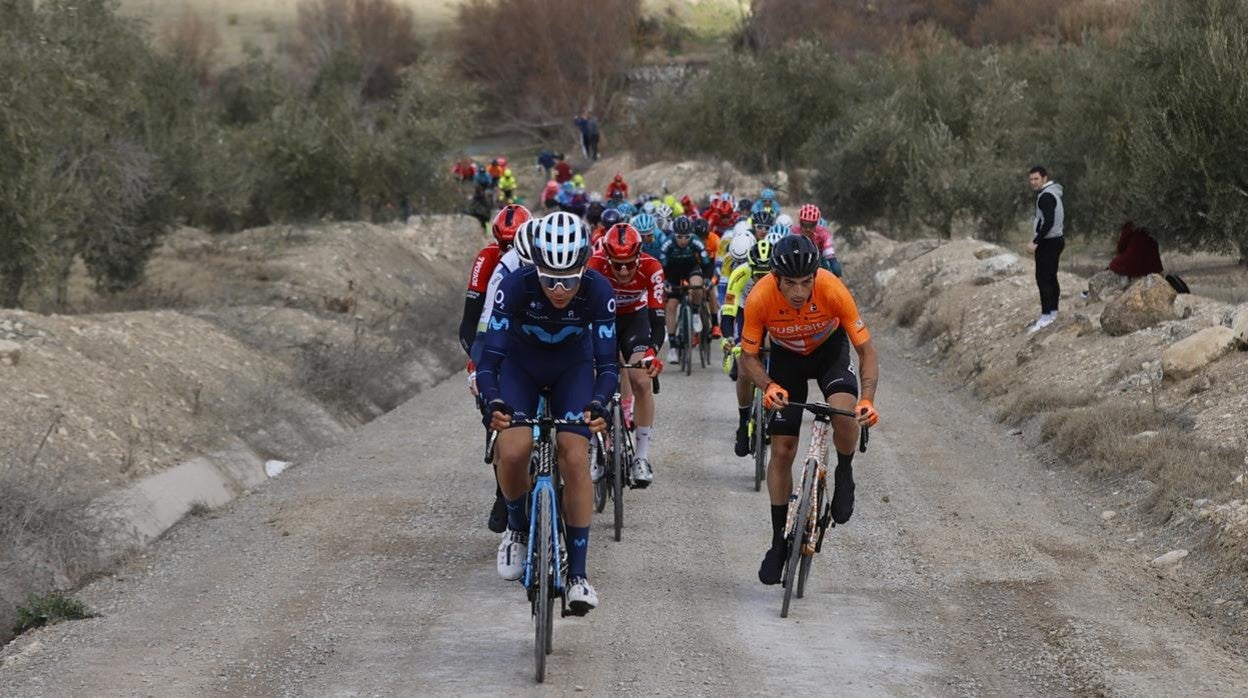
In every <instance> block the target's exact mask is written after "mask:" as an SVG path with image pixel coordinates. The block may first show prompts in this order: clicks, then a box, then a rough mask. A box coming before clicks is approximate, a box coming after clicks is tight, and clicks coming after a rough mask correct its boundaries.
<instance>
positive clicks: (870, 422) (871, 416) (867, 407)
mask: <svg viewBox="0 0 1248 698" xmlns="http://www.w3.org/2000/svg"><path fill="white" fill-rule="evenodd" d="M854 412H855V413H857V414H858V423H859V424H865V425H867V426H869V427H873V426H875V425H876V423H877V422H879V421H880V413H879V412H876V411H875V405H873V404H871V401H870V400H867V399H862V400H859V401H858V407H856V408H854Z"/></svg>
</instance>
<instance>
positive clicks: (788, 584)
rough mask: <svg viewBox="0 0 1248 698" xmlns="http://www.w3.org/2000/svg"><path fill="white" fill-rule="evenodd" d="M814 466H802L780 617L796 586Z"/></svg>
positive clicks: (787, 606)
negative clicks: (800, 486) (795, 575)
mask: <svg viewBox="0 0 1248 698" xmlns="http://www.w3.org/2000/svg"><path fill="white" fill-rule="evenodd" d="M814 474H815V473H814V468H812V467H810V463H809V461H808V462H807V463H806V465H805V467H803V468H802V489H801V490H800V494H799V495H798V502H797V519H796V520H795V521H794V522H793V524H794V525H793V540H792V541H791V542H790V543H789V557H788V559H787V560H785V562H784V578H783V580H782V581H783V583H784V603H783V605H781V606H780V617H781V618H788V617H789V602H790V601H791V600H792V598H793V591H794V589H795V587H796V586H797V583H796V580H795V579H794V577H793V575H794V573H795V572H797V561H798V558H800V557H801V556H802V537H803V535H804V534H805V531H806V519H807V517H809V516H810V500H811V494H812V491H811V485H813V484H814V483H813V482H809V481H810V480H811V479H813V477H814Z"/></svg>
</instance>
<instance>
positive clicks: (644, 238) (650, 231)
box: [630, 213, 668, 264]
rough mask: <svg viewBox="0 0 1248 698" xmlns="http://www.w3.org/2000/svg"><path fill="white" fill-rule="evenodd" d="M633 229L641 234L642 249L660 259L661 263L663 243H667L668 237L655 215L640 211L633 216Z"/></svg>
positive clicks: (660, 262)
mask: <svg viewBox="0 0 1248 698" xmlns="http://www.w3.org/2000/svg"><path fill="white" fill-rule="evenodd" d="M630 222H631V223H632V225H633V229H635V230H636V231H637V234H638V235H640V236H641V251H642V252H645V253H646V254H648V255H650V256H651V257H654V258H655V259H657V260H659V264H662V263H663V245H664V244H666V243H667V240H668V237H667V235H665V234H664V233H663V231H661V230H659V226H658V224H657V223H655V221H654V216H652V215H650V214H648V213H639V214H637V215H635V216H633V219H632V221H630Z"/></svg>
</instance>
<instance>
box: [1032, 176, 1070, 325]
mask: <svg viewBox="0 0 1248 698" xmlns="http://www.w3.org/2000/svg"><path fill="white" fill-rule="evenodd" d="M1027 182H1028V184H1030V185H1031V190H1032V191H1034V192H1036V216H1035V225H1034V226H1033V233H1034V235H1033V237H1032V239H1031V242H1029V243H1027V249H1028V250H1030V251H1031V253H1032V254H1033V255H1035V257H1036V286H1037V287H1038V288H1039V290H1040V319H1039V320H1036V322H1035V324H1034V325H1032V326H1031V327H1029V328H1028V329H1027V331H1028V332H1036V331H1038V330H1040V329H1042V328H1045V327H1048V326H1049V325H1051V324H1053V321H1055V320H1057V306H1058V301H1059V300H1060V299H1061V295H1062V287H1061V285H1060V284H1058V281H1057V264H1058V260H1059V259H1061V256H1062V250H1063V249H1065V248H1066V239H1065V237H1063V235H1062V232H1063V228H1064V226H1065V222H1066V212H1065V210H1064V209H1063V208H1062V185H1060V184H1058V183H1057V182H1054V181H1052V180H1051V179H1049V172H1048V170H1046V169H1044V168H1043V167H1041V166H1039V165H1036V166H1035V167H1033V168H1031V169H1030V170H1029V171H1028V172H1027Z"/></svg>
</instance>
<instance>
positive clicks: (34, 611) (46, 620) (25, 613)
mask: <svg viewBox="0 0 1248 698" xmlns="http://www.w3.org/2000/svg"><path fill="white" fill-rule="evenodd" d="M94 615H95V614H93V613H91V611H90V610H88V609H87V607H86V605H85V604H83V603H82V602H81V601H79V600H78V599H75V598H72V597H69V596H65V595H64V594H62V593H61V592H59V591H53V592H50V593H47V594H43V595H35V594H31V595H30V596H29V597H27V599H26V603H24V604H22V605H20V606H18V607H17V623H16V624H15V625H14V627H13V633H14V634H15V635H20V634H22V633H24V632H26V631H27V630H31V629H33V628H41V627H43V626H45V625H55V624H56V623H60V622H62V621H67V620H82V619H83V618H91V617H93V616H94Z"/></svg>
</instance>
